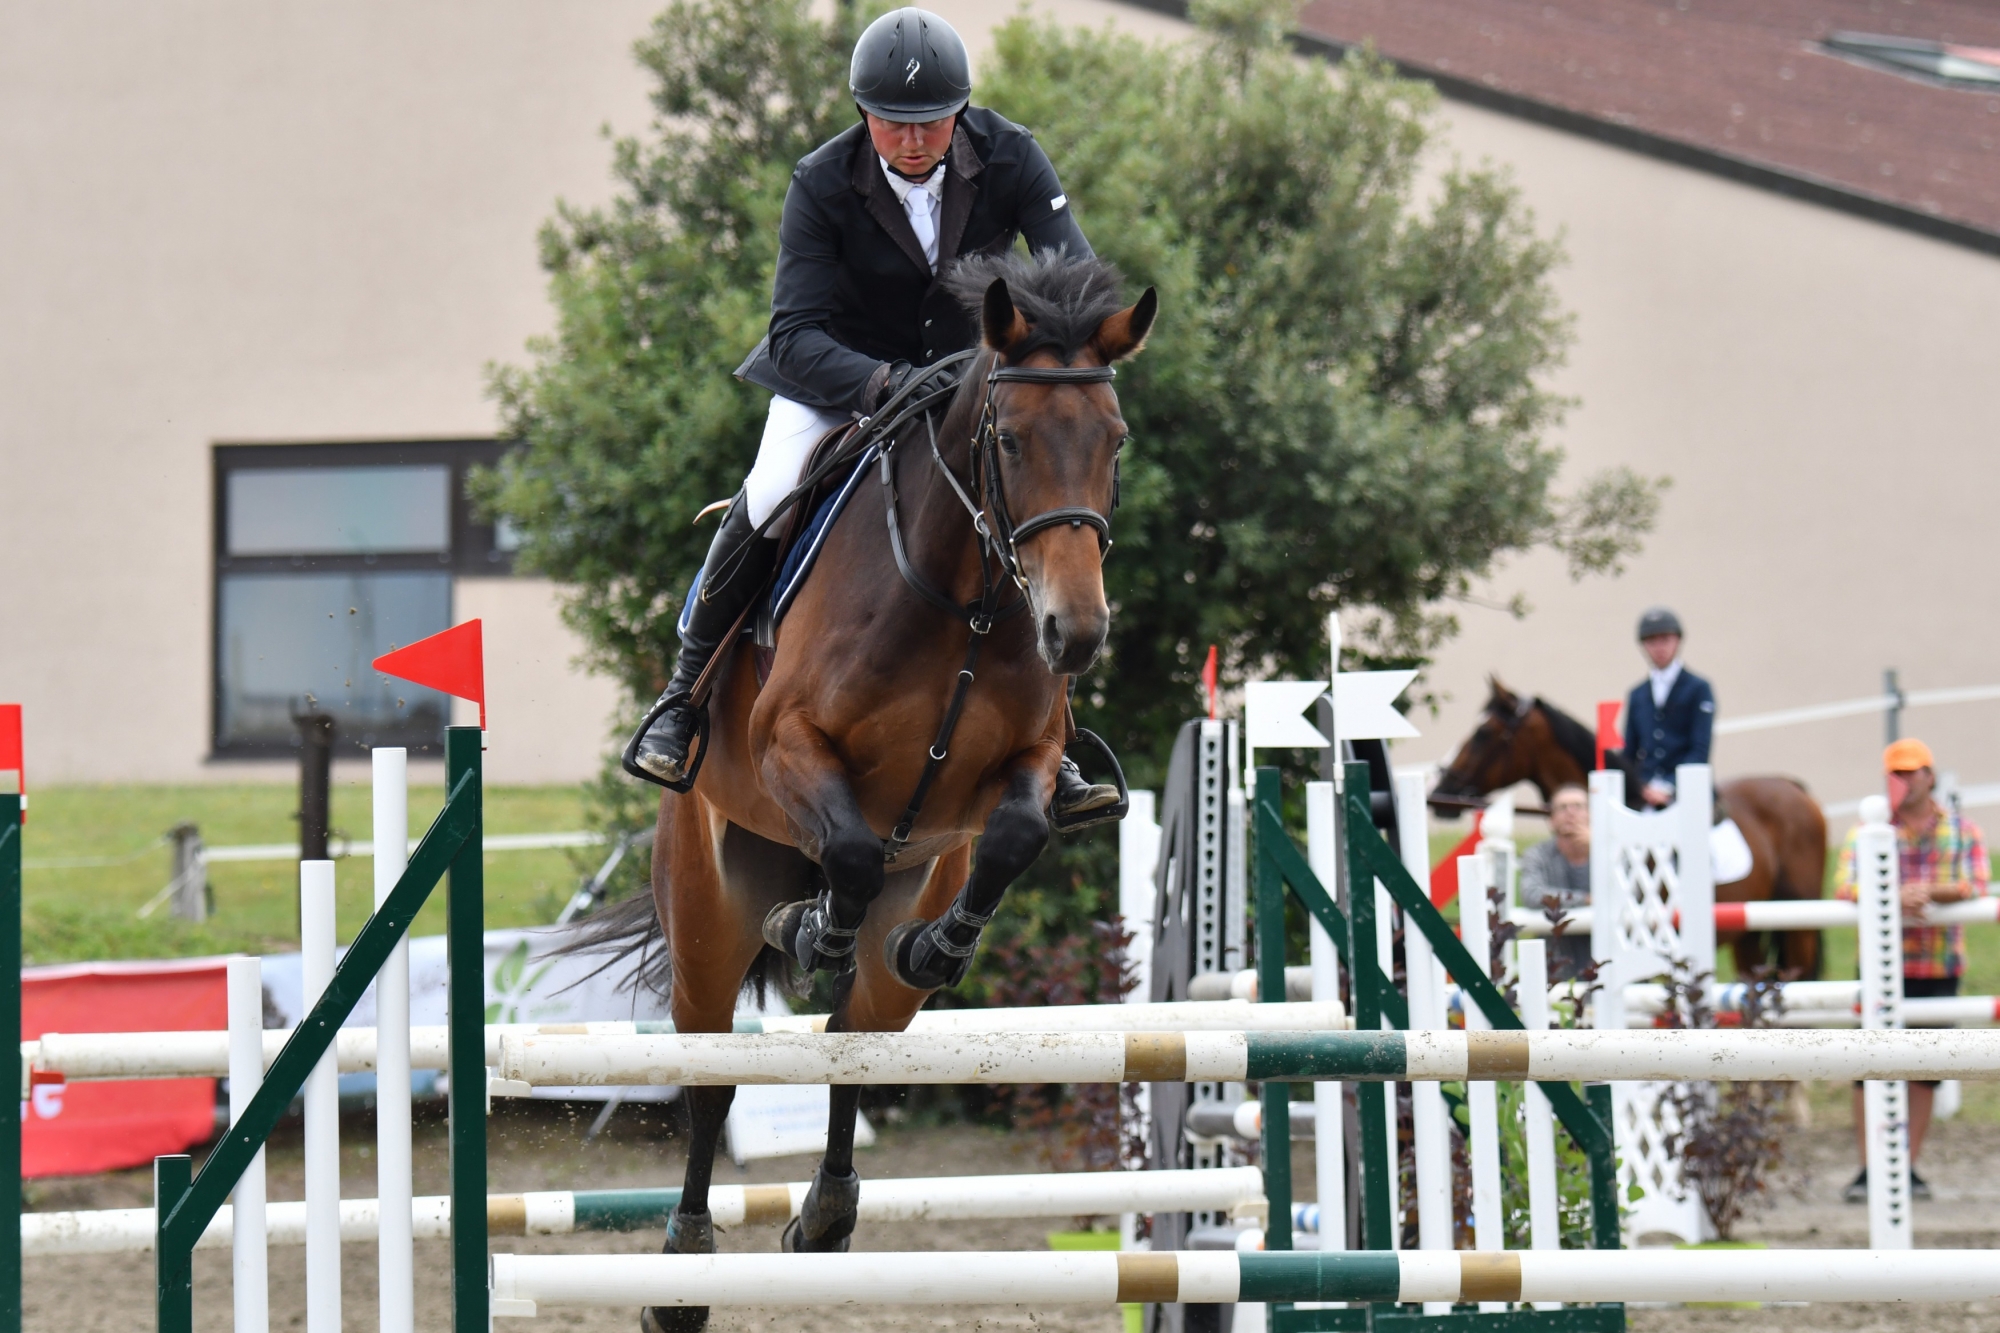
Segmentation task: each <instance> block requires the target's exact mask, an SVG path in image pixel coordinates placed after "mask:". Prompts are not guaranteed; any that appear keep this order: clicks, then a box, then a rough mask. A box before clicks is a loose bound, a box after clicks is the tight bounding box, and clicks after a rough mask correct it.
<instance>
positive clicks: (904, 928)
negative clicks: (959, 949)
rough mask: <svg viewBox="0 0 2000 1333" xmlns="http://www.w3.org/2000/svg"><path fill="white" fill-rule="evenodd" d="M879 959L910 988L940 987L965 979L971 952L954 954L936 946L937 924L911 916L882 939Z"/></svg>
mask: <svg viewBox="0 0 2000 1333" xmlns="http://www.w3.org/2000/svg"><path fill="white" fill-rule="evenodd" d="M882 961H883V962H884V963H886V964H888V967H889V975H890V976H892V977H894V978H896V980H898V981H900V982H902V983H903V984H904V985H905V986H908V987H909V988H910V989H911V990H924V991H930V990H943V989H944V988H945V987H947V986H956V985H957V984H958V983H959V982H961V981H963V980H965V974H966V973H967V972H969V971H971V970H972V954H971V953H970V952H968V953H966V954H965V955H964V956H962V957H959V956H954V955H952V954H949V953H946V952H945V951H944V950H943V949H941V948H939V947H938V938H937V930H936V923H935V922H931V921H926V920H924V919H923V918H922V917H911V918H910V919H909V920H908V921H905V922H903V924H901V925H900V926H897V927H896V928H895V929H893V930H891V931H890V932H889V934H888V937H887V938H886V939H884V940H883V941H882Z"/></svg>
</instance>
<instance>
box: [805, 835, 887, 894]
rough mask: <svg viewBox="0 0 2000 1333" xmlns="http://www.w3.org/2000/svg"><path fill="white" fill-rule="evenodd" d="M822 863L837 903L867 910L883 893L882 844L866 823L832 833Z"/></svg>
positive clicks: (823, 851) (823, 846)
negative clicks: (877, 896) (878, 895)
mask: <svg viewBox="0 0 2000 1333" xmlns="http://www.w3.org/2000/svg"><path fill="white" fill-rule="evenodd" d="M819 864H820V869H821V870H822V871H824V872H825V873H826V882H827V884H828V885H829V886H830V887H831V888H832V889H833V896H834V899H835V900H836V901H838V902H841V903H844V904H851V905H854V906H858V907H864V908H865V907H866V906H867V905H868V904H869V903H871V902H873V901H875V896H876V895H877V894H879V893H880V892H881V891H882V842H881V840H880V839H879V838H877V837H876V836H875V834H874V831H873V830H871V829H870V828H869V827H868V826H867V825H866V824H859V825H854V826H849V827H843V828H840V829H838V830H836V831H835V832H833V833H831V834H829V835H828V836H827V838H826V841H825V842H824V843H823V844H822V845H821V847H820V858H819Z"/></svg>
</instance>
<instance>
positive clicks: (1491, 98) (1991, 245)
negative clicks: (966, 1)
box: [1122, 0, 2000, 256]
mask: <svg viewBox="0 0 2000 1333" xmlns="http://www.w3.org/2000/svg"><path fill="white" fill-rule="evenodd" d="M1122 2H1123V3H1125V4H1128V5H1132V6H1134V7H1135V8H1139V9H1149V10H1152V11H1154V12H1155V13H1160V14H1166V15H1169V16H1171V17H1173V18H1179V19H1185V18H1186V17H1187V9H1188V7H1187V0H1122ZM1291 40H1292V45H1293V47H1294V48H1295V49H1297V50H1298V51H1300V52H1302V53H1304V54H1307V55H1317V56H1326V57H1329V58H1332V59H1335V60H1338V59H1339V58H1341V57H1342V56H1345V55H1346V54H1347V53H1348V52H1349V51H1351V50H1353V49H1355V44H1354V43H1352V42H1341V41H1336V40H1334V39H1333V38H1330V37H1321V36H1317V35H1315V34H1312V33H1305V32H1295V33H1293V34H1292V39H1291ZM1383 59H1384V60H1387V61H1388V63H1389V64H1390V65H1391V66H1393V67H1394V68H1395V70H1396V72H1397V73H1399V74H1401V75H1403V76H1404V77H1405V78H1411V79H1421V80H1423V81H1424V82H1425V83H1429V84H1431V85H1433V86H1434V87H1436V88H1437V90H1438V92H1439V93H1441V94H1443V95H1444V96H1445V97H1447V98H1450V99H1451V100H1453V101H1457V102H1465V103H1468V104H1470V105H1472V106H1477V107H1482V108H1484V109H1486V110H1488V111H1498V112H1500V113H1501V114H1502V115H1507V116H1513V117H1515V118H1517V119H1520V120H1526V121H1530V122H1532V123H1534V124H1537V125H1543V126H1546V127H1548V128H1549V129H1553V130H1560V131H1562V132H1564V133H1566V134H1574V135H1577V136H1579V137H1581V138H1585V139H1594V140H1596V141H1597V142H1599V143H1602V144H1606V145H1608V146H1610V147H1613V148H1622V149H1625V150H1626V151H1628V152H1634V153H1640V154H1643V155H1644V156H1646V157H1651V158H1656V159H1658V160H1660V161H1662V162H1671V163H1673V164H1674V165H1676V166H1682V167H1688V168H1691V169H1692V170H1695V171H1701V172H1706V173H1708V174H1709V175H1711V176H1720V177H1722V178H1723V179H1724V180H1731V181H1735V182H1736V183H1737V184H1739V185H1748V186H1751V187H1753V188H1756V189H1761V190H1768V191H1770V192H1772V193H1774V194H1781V195H1784V196H1785V197H1787V198H1790V199H1797V200H1800V201H1801V202H1803V203H1809V204H1818V205H1819V206H1820V207H1822V208H1830V209H1833V210H1835V211H1836V212H1841V213H1846V214H1848V215H1849V216H1852V217H1858V218H1864V219H1866V220H1867V221H1870V222H1879V223H1881V224H1883V225H1884V226H1889V227H1897V228H1900V229H1902V230H1904V231H1910V232H1915V233H1916V234H1918V235H1920V236H1926V237H1929V238H1930V239H1931V240H1934V241H1943V242H1945V243H1946V244H1948V245H1957V246H1962V247H1964V248H1966V249H1969V250H1977V251H1979V252H1980V253H1981V254H1987V255H1994V256H2000V232H1993V231H1988V230H1986V229H1985V228H1983V227H1977V226H1974V225H1973V224H1972V223H1969V222H1960V221H1957V220H1956V219H1953V218H1948V217H1943V216H1940V215H1938V214H1934V213H1926V212H1924V211H1923V210H1922V209H1917V208H1912V207H1910V206H1909V205H1907V204H1899V203H1896V202H1894V201H1893V200H1889V199H1883V198H1881V197H1880V196H1877V195H1871V194H1863V193H1861V192H1860V191H1858V190H1855V189H1852V188H1851V187H1849V186H1845V185H1839V184H1836V183H1834V182H1833V181H1829V180H1825V179H1823V178H1821V177H1817V176H1809V175H1806V174H1804V173H1802V172H1795V171H1785V170H1783V169H1782V168H1778V167H1772V166H1766V165H1764V164H1763V163H1760V162H1752V161H1750V160H1749V159H1747V158H1741V157H1732V156H1731V155H1729V154H1728V153H1722V152H1717V151H1716V150H1715V149H1712V148H1703V147H1700V146H1699V145H1696V144H1691V143H1688V142H1687V141H1685V140H1682V139H1672V138H1668V137H1667V136H1665V135H1661V134H1655V133H1653V132H1652V131H1650V130H1642V129H1637V128H1635V127H1633V126H1630V125H1620V124H1618V123H1616V122H1615V121H1609V120H1603V119H1600V118H1598V117H1596V116H1590V115H1586V114H1585V113H1583V112H1581V111H1572V110H1571V109H1569V108H1568V107H1562V106H1557V105H1555V104H1554V103H1551V102H1543V101H1538V100H1536V99H1535V98H1532V97H1524V96H1522V95H1521V94H1519V93H1510V92H1506V91H1503V90H1501V89H1498V88H1493V87H1489V86H1487V85H1486V84H1483V83H1477V82H1474V81H1473V80H1471V79H1465V78H1460V77H1459V76H1457V75H1453V74H1446V73H1443V72H1441V71H1438V70H1434V69H1429V68H1427V67H1425V66H1422V65H1417V64H1412V63H1411V62H1409V61H1407V60H1398V59H1396V58H1395V57H1393V56H1386V55H1385V56H1383Z"/></svg>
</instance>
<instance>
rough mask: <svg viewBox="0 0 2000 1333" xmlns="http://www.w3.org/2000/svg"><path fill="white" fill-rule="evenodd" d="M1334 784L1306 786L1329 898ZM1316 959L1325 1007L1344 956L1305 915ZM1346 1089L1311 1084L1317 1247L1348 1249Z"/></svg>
mask: <svg viewBox="0 0 2000 1333" xmlns="http://www.w3.org/2000/svg"><path fill="white" fill-rule="evenodd" d="M1333 812H1334V804H1333V784H1332V783H1331V782H1308V783H1307V784H1306V864H1307V865H1308V866H1310V867H1311V868H1312V872H1313V874H1314V875H1316V876H1317V877H1318V878H1319V882H1320V884H1321V885H1323V886H1324V887H1325V888H1326V891H1327V894H1328V895H1329V896H1331V895H1332V893H1333V886H1334V885H1335V884H1336V883H1338V882H1339V875H1340V853H1339V847H1338V844H1339V836H1338V835H1337V834H1336V833H1335V831H1334V830H1335V827H1336V824H1335V821H1334V817H1333ZM1307 930H1308V931H1309V936H1308V940H1309V943H1310V945H1311V954H1310V957H1311V959H1312V996H1313V999H1314V1000H1315V1001H1319V1002H1326V1001H1333V1000H1338V999H1339V998H1340V955H1339V952H1338V951H1337V950H1336V949H1335V947H1334V942H1333V936H1331V935H1329V934H1327V931H1326V927H1325V926H1322V925H1321V924H1320V923H1319V918H1318V917H1316V916H1312V915H1311V914H1308V915H1307ZM1344 1090H1345V1085H1344V1084H1340V1083H1315V1084H1313V1182H1314V1186H1315V1191H1316V1193H1315V1197H1316V1198H1317V1199H1318V1200H1319V1247H1320V1248H1321V1249H1322V1250H1344V1249H1346V1248H1347V1144H1346V1128H1347V1126H1346V1116H1344V1115H1343V1114H1342V1113H1341V1099H1342V1095H1343V1093H1344Z"/></svg>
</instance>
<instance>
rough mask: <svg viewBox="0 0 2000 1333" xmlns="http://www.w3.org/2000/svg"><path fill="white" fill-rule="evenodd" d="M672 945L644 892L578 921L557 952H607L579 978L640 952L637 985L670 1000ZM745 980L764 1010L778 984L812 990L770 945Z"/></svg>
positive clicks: (798, 991) (786, 990)
mask: <svg viewBox="0 0 2000 1333" xmlns="http://www.w3.org/2000/svg"><path fill="white" fill-rule="evenodd" d="M666 946H667V939H666V932H665V931H663V930H661V929H660V914H659V913H658V912H657V911H655V910H654V908H653V895H652V894H650V893H644V892H641V893H635V894H633V895H632V896H631V897H629V898H623V899H620V900H619V901H617V902H615V903H609V904H607V905H605V906H604V907H602V908H600V909H598V911H597V912H596V913H595V914H594V915H591V916H587V917H585V918H584V919H583V920H582V921H579V922H577V923H576V924H575V925H573V926H571V927H570V928H569V931H568V938H566V939H565V940H564V941H563V942H562V943H561V944H559V945H557V946H556V948H555V949H554V950H552V951H551V952H553V953H559V954H602V955H604V961H603V962H602V963H599V964H598V965H597V966H596V967H594V968H592V969H591V970H590V971H589V972H588V973H586V974H585V978H579V980H582V979H587V978H588V977H594V976H596V975H597V974H598V973H600V972H602V971H604V970H605V969H606V968H608V967H612V966H615V965H616V964H618V963H622V962H624V961H625V960H626V959H628V958H630V957H632V956H633V955H634V954H637V955H638V959H639V961H638V966H636V967H635V968H633V970H632V981H631V984H632V986H633V988H634V989H635V990H637V989H641V988H643V989H645V990H649V991H651V992H652V993H653V994H655V995H657V996H659V997H660V998H661V999H663V1000H668V999H671V997H672V995H673V982H674V970H673V963H672V960H671V959H669V957H668V956H667V947H666ZM743 984H744V986H745V987H746V988H748V989H749V990H750V991H751V992H752V993H753V994H754V995H755V996H756V999H757V1004H758V1006H759V1007H760V1008H761V1007H762V1006H763V1004H764V1001H765V998H766V997H767V996H768V995H769V994H770V993H771V991H772V990H773V989H774V988H775V989H776V990H777V991H778V993H779V994H781V995H788V996H792V997H795V998H796V997H797V996H800V995H803V994H804V993H805V989H806V979H805V978H803V977H800V976H799V975H798V973H797V970H796V969H795V968H793V967H792V965H791V959H789V958H787V957H786V956H785V955H784V954H781V953H779V952H778V951H777V950H776V949H773V948H771V947H770V946H769V945H768V944H767V945H765V946H764V947H763V948H762V949H761V950H759V951H758V953H757V957H756V960H755V961H753V962H752V963H751V964H750V971H749V974H748V975H746V976H745V977H744V978H743Z"/></svg>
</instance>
